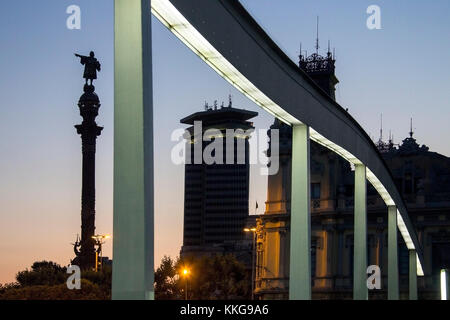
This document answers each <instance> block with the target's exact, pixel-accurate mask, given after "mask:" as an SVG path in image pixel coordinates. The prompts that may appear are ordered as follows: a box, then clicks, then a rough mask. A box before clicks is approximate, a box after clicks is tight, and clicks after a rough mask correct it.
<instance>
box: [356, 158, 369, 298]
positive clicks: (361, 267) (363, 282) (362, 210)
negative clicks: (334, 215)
mask: <svg viewBox="0 0 450 320" xmlns="http://www.w3.org/2000/svg"><path fill="white" fill-rule="evenodd" d="M366 198H367V180H366V166H365V165H363V164H357V165H355V213H354V214H355V232H354V244H353V246H354V256H353V263H354V265H353V299H354V300H367V299H368V297H369V293H368V288H367V201H366V200H367V199H366Z"/></svg>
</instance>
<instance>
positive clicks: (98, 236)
mask: <svg viewBox="0 0 450 320" xmlns="http://www.w3.org/2000/svg"><path fill="white" fill-rule="evenodd" d="M110 238H111V235H109V234H96V235H95V236H92V239H94V240H95V245H96V246H97V247H98V248H97V250H95V272H97V271H98V265H99V264H100V265H102V245H103V244H105V241H104V240H106V239H110ZM99 256H100V261H99Z"/></svg>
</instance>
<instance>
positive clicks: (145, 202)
mask: <svg viewBox="0 0 450 320" xmlns="http://www.w3.org/2000/svg"><path fill="white" fill-rule="evenodd" d="M150 11H151V12H152V13H153V14H154V16H155V17H157V18H158V19H159V20H160V21H161V22H162V23H163V24H164V25H165V26H166V27H167V28H168V29H169V30H170V31H171V32H173V33H174V34H175V35H176V36H177V37H178V38H179V39H180V40H181V41H182V42H183V43H185V44H186V45H187V46H188V47H189V48H190V49H191V50H192V51H193V52H195V53H196V54H197V55H198V56H199V57H200V58H201V59H203V60H204V61H205V62H206V63H207V64H208V65H210V66H211V67H212V68H213V69H214V70H215V71H216V72H217V73H219V74H220V75H221V76H222V77H223V78H224V79H226V80H227V81H229V82H230V83H231V84H232V85H233V86H235V87H236V88H237V89H238V90H240V91H241V92H242V93H243V94H245V95H246V96H247V97H248V98H249V99H251V100H252V101H254V102H255V103H256V104H257V105H259V106H260V107H261V108H263V109H264V110H266V111H268V112H270V113H271V114H272V115H274V116H275V117H277V118H278V119H280V120H282V121H284V122H285V123H287V124H289V125H291V126H292V127H293V155H292V157H293V161H292V162H293V165H292V199H291V233H290V234H291V253H290V281H289V296H290V299H293V300H298V299H310V298H311V281H310V277H311V274H310V232H311V231H310V190H309V188H310V182H309V142H310V140H313V141H316V142H318V143H320V144H322V145H323V146H325V147H327V148H329V149H331V150H333V151H334V152H336V153H338V154H339V155H341V156H342V157H343V158H345V159H346V160H347V161H349V162H350V163H352V164H353V165H354V166H355V231H354V232H355V234H354V241H355V245H354V248H355V249H354V250H355V252H354V299H367V297H368V289H367V284H366V280H367V273H366V268H367V249H366V248H367V210H366V181H369V182H370V183H371V184H372V185H373V186H374V187H375V189H376V190H377V191H378V193H379V194H380V195H381V197H382V198H383V200H384V202H385V203H386V205H387V207H388V217H389V224H388V228H389V233H388V247H389V253H388V257H389V270H388V297H389V299H398V296H399V285H398V260H397V228H398V229H399V230H400V233H401V235H402V237H403V239H404V241H405V243H406V245H407V247H408V249H409V250H410V299H417V275H419V276H421V275H423V267H422V261H423V259H422V250H421V247H420V244H419V242H418V239H417V235H416V233H415V230H414V227H413V225H412V223H411V221H410V219H409V216H408V212H407V209H406V206H405V203H404V201H403V199H402V197H401V195H400V193H399V192H398V190H397V188H396V186H395V184H394V180H393V178H392V176H391V174H390V171H389V169H388V168H387V166H386V164H385V163H384V161H383V159H382V157H381V155H380V154H379V152H378V150H377V148H376V147H375V145H374V143H373V142H372V141H371V139H370V137H369V136H368V135H367V134H366V132H365V131H364V130H363V129H362V128H361V126H360V125H359V124H358V123H357V122H356V121H355V120H354V119H353V118H352V117H351V116H350V115H349V114H348V113H347V112H346V111H345V110H344V109H343V108H342V107H341V106H340V105H339V104H337V103H336V102H335V101H333V100H332V99H331V98H330V97H329V96H328V95H327V94H326V93H325V92H323V91H322V90H321V89H320V88H319V87H318V86H317V85H316V84H315V83H314V82H313V81H312V80H311V79H310V78H309V77H308V76H307V75H306V74H305V73H304V72H303V71H302V70H300V68H299V67H298V66H297V65H296V64H295V63H294V62H292V61H291V60H290V59H289V58H288V57H287V56H286V55H285V54H284V53H283V52H282V51H281V50H280V48H279V47H278V46H277V45H276V44H275V43H274V42H273V41H272V40H271V39H270V38H269V37H268V35H267V34H266V33H265V32H264V31H263V29H262V28H261V27H260V26H259V25H258V24H257V23H256V22H255V20H254V19H253V18H252V17H251V16H250V15H249V14H248V13H247V11H246V10H245V9H244V8H243V6H242V5H241V4H240V3H239V2H238V1H237V0H170V1H169V0H151V3H150V0H115V137H114V139H115V142H114V268H113V298H114V299H128V298H130V299H151V298H153V228H154V226H153V142H152V140H153V124H152V121H153V120H152V89H151V88H152V87H151V85H152V83H151V81H152V68H151V29H150V27H151V24H150V21H151V13H150Z"/></svg>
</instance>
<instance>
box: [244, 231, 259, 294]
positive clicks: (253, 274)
mask: <svg viewBox="0 0 450 320" xmlns="http://www.w3.org/2000/svg"><path fill="white" fill-rule="evenodd" d="M244 232H253V241H252V300H255V293H254V292H255V268H256V266H255V256H256V254H255V243H256V228H244Z"/></svg>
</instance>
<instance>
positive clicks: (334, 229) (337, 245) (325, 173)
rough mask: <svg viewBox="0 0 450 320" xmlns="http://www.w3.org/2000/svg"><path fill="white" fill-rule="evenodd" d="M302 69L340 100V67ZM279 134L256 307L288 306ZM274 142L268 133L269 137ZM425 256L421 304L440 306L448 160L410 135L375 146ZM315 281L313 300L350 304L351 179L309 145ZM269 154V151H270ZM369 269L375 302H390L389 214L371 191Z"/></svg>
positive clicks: (404, 265) (285, 156)
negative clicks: (271, 302)
mask: <svg viewBox="0 0 450 320" xmlns="http://www.w3.org/2000/svg"><path fill="white" fill-rule="evenodd" d="M299 67H300V68H301V69H302V70H303V71H305V72H306V73H307V74H308V75H309V76H310V77H311V78H312V79H313V80H314V81H315V82H316V84H317V85H318V86H320V87H321V88H322V89H323V90H324V91H325V92H327V93H328V95H329V96H330V97H332V98H333V99H335V94H334V92H335V85H336V84H337V83H338V80H337V78H336V76H335V59H334V57H333V55H332V54H331V53H330V52H328V53H327V55H326V56H320V55H319V54H318V53H317V52H316V53H314V54H312V55H311V56H309V57H304V56H303V55H300V63H299ZM271 129H279V130H280V132H279V134H280V150H279V152H280V170H279V172H278V173H277V174H276V175H273V176H269V177H268V190H267V202H266V208H265V213H264V215H262V216H260V217H259V218H258V219H257V230H258V231H257V263H256V289H255V294H256V296H257V297H258V298H259V299H287V298H288V292H289V254H290V248H289V242H290V232H289V230H290V199H291V194H290V192H291V191H290V190H291V153H292V151H291V147H292V146H291V141H292V130H291V128H290V127H289V126H287V125H285V124H283V123H281V122H280V121H278V120H275V122H274V124H273V125H272V127H271ZM268 134H269V136H270V130H269V133H268ZM377 146H378V149H379V151H380V152H381V154H382V156H383V158H384V160H385V161H386V164H387V165H388V167H389V168H390V170H391V172H392V175H393V177H394V180H395V182H396V185H397V188H398V190H399V192H401V194H402V195H403V198H404V199H405V202H406V205H407V208H408V212H409V215H410V217H411V220H412V222H413V224H414V226H415V227H416V230H417V233H418V236H419V241H420V243H421V245H422V246H423V248H424V258H425V276H424V277H420V278H419V282H418V285H419V288H418V289H419V299H420V298H421V299H439V295H440V291H439V271H440V269H445V268H450V158H448V157H446V156H443V155H440V154H438V153H435V152H431V151H430V150H429V149H428V147H426V146H420V145H418V144H417V141H416V139H415V138H414V136H413V132H412V129H411V132H410V135H409V137H407V138H406V139H404V140H403V141H402V143H401V144H399V145H395V144H394V143H393V141H392V140H390V141H388V142H383V141H382V139H381V138H380V141H378V143H377ZM310 148H311V151H310V152H311V178H310V179H311V234H312V238H311V275H312V291H313V298H315V299H352V290H353V224H354V215H353V212H354V210H353V197H354V172H353V171H352V168H351V166H350V164H349V163H348V162H347V161H345V160H344V159H343V158H341V157H340V156H339V155H337V154H335V153H334V152H332V151H330V150H328V149H326V148H325V147H322V146H320V145H318V144H317V143H315V142H313V141H311V146H310ZM269 153H270V150H269ZM367 197H368V198H367V201H368V203H367V210H368V251H367V252H368V265H378V266H380V269H381V276H382V288H381V290H372V291H370V292H369V297H370V298H372V299H386V298H387V290H386V289H387V222H388V219H387V213H388V210H387V207H386V206H385V204H384V202H383V200H382V199H381V197H380V196H379V195H378V193H377V192H376V190H375V189H374V188H373V187H372V186H371V185H370V184H368V190H367ZM398 241H399V243H400V249H399V273H400V277H399V279H400V291H401V297H407V292H408V272H409V269H408V266H409V259H408V250H407V248H406V245H405V244H404V243H403V239H402V237H401V236H398Z"/></svg>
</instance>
